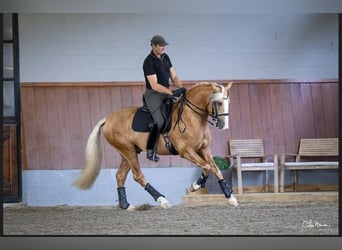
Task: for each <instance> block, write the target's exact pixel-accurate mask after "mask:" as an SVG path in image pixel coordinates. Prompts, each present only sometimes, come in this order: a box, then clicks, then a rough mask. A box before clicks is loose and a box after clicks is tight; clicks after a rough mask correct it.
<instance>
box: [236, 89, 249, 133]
mask: <svg viewBox="0 0 342 250" xmlns="http://www.w3.org/2000/svg"><path fill="white" fill-rule="evenodd" d="M239 107H240V116H241V120H240V127H241V138H236V137H235V138H234V139H250V138H253V131H252V126H253V122H252V120H251V105H250V95H249V84H239Z"/></svg>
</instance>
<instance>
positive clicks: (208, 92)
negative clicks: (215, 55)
mask: <svg viewBox="0 0 342 250" xmlns="http://www.w3.org/2000/svg"><path fill="white" fill-rule="evenodd" d="M232 84H233V82H230V83H229V84H228V85H227V86H223V85H220V84H217V83H214V82H201V83H198V84H196V85H195V86H194V87H192V88H190V89H189V91H188V92H187V93H186V97H187V99H188V105H190V108H191V109H192V110H193V111H195V112H196V111H203V112H205V113H204V114H203V115H206V116H210V117H211V118H212V119H213V121H214V122H215V126H216V127H218V128H219V129H227V128H228V125H229V124H228V121H229V120H228V116H229V95H228V93H229V92H228V91H229V89H230V88H231V87H232ZM196 113H197V114H199V112H196Z"/></svg>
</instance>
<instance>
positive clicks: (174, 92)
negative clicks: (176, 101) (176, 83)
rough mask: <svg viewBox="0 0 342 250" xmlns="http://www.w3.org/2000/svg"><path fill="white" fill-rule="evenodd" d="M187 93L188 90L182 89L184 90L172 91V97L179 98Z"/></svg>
mask: <svg viewBox="0 0 342 250" xmlns="http://www.w3.org/2000/svg"><path fill="white" fill-rule="evenodd" d="M185 92H186V88H184V87H182V88H179V89H175V90H172V95H173V96H175V97H179V96H181V95H182V94H184V93H185Z"/></svg>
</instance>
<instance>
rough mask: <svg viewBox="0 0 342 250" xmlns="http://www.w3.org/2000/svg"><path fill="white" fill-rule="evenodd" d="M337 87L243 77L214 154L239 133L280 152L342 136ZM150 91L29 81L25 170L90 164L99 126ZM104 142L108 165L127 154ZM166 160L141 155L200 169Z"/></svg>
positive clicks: (236, 86)
mask: <svg viewBox="0 0 342 250" xmlns="http://www.w3.org/2000/svg"><path fill="white" fill-rule="evenodd" d="M337 90H338V83H337V82H335V81H331V82H328V81H317V82H309V81H307V82H302V83H301V82H296V81H289V80H288V81H247V80H246V81H237V82H236V83H235V84H234V85H233V88H232V89H231V90H230V98H231V103H230V104H231V105H230V128H229V129H228V130H226V131H221V130H218V129H216V128H213V127H211V126H210V129H211V131H212V137H213V145H212V149H213V154H214V155H221V154H222V155H225V154H226V153H227V151H228V148H227V141H228V140H229V139H231V138H234V139H237V138H253V137H259V138H260V137H262V139H263V140H264V143H265V150H266V152H269V153H278V154H280V153H283V152H285V151H286V152H288V151H291V152H288V153H295V152H296V151H297V147H298V142H299V139H301V138H305V137H320V136H324V137H328V136H329V137H330V136H331V137H336V136H338V108H337V105H338V91H337ZM143 91H144V85H143V84H126V83H122V84H119V83H113V84H112V83H105V84H99V83H84V84H82V83H76V84H74V83H72V84H71V83H70V84H68V83H63V84H56V83H39V84H36V83H33V84H24V85H22V91H21V102H22V117H23V119H22V126H23V133H22V135H23V137H24V138H23V143H24V144H25V145H23V147H22V148H23V150H24V153H25V156H27V157H26V158H27V164H25V166H24V167H25V168H27V169H70V168H83V164H84V149H85V145H86V142H87V139H88V136H89V134H90V132H91V130H92V129H93V127H94V126H95V124H96V123H97V122H98V121H99V120H100V119H102V118H103V117H105V116H108V115H109V114H110V113H111V112H114V111H117V110H120V109H121V108H123V107H129V106H140V105H141V104H142V100H141V98H142V94H143ZM103 141H104V142H103V143H104V151H105V154H104V161H103V164H102V166H105V167H109V168H112V167H118V166H119V164H120V156H119V154H118V153H117V152H116V151H115V150H114V148H113V147H112V146H110V145H109V144H108V143H107V142H105V140H103ZM58 155H60V157H59V156H58ZM24 158H25V157H23V159H24ZM162 158H163V159H162V161H161V162H160V163H157V164H155V163H152V162H150V161H148V160H146V154H145V152H143V153H141V154H140V155H139V159H141V165H142V166H144V167H158V166H163V167H169V166H177V167H183V166H184V167H190V166H194V165H193V164H192V163H190V162H188V161H187V160H184V159H181V158H180V157H179V156H163V157H162Z"/></svg>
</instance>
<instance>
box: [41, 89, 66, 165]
mask: <svg viewBox="0 0 342 250" xmlns="http://www.w3.org/2000/svg"><path fill="white" fill-rule="evenodd" d="M58 91H59V89H58V88H54V87H51V88H46V89H45V93H46V100H47V105H46V111H47V121H46V122H45V126H47V128H48V131H49V132H48V142H49V144H48V149H49V162H50V163H51V164H53V165H52V166H51V164H49V166H50V167H52V168H53V169H60V168H61V165H60V164H58V163H60V162H61V150H62V143H61V140H60V134H61V130H60V127H59V126H58V119H59V117H58V115H56V114H57V107H58V105H61V104H60V103H58V101H57V100H56V98H57V97H58V96H59V93H58ZM62 129H63V128H62Z"/></svg>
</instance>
